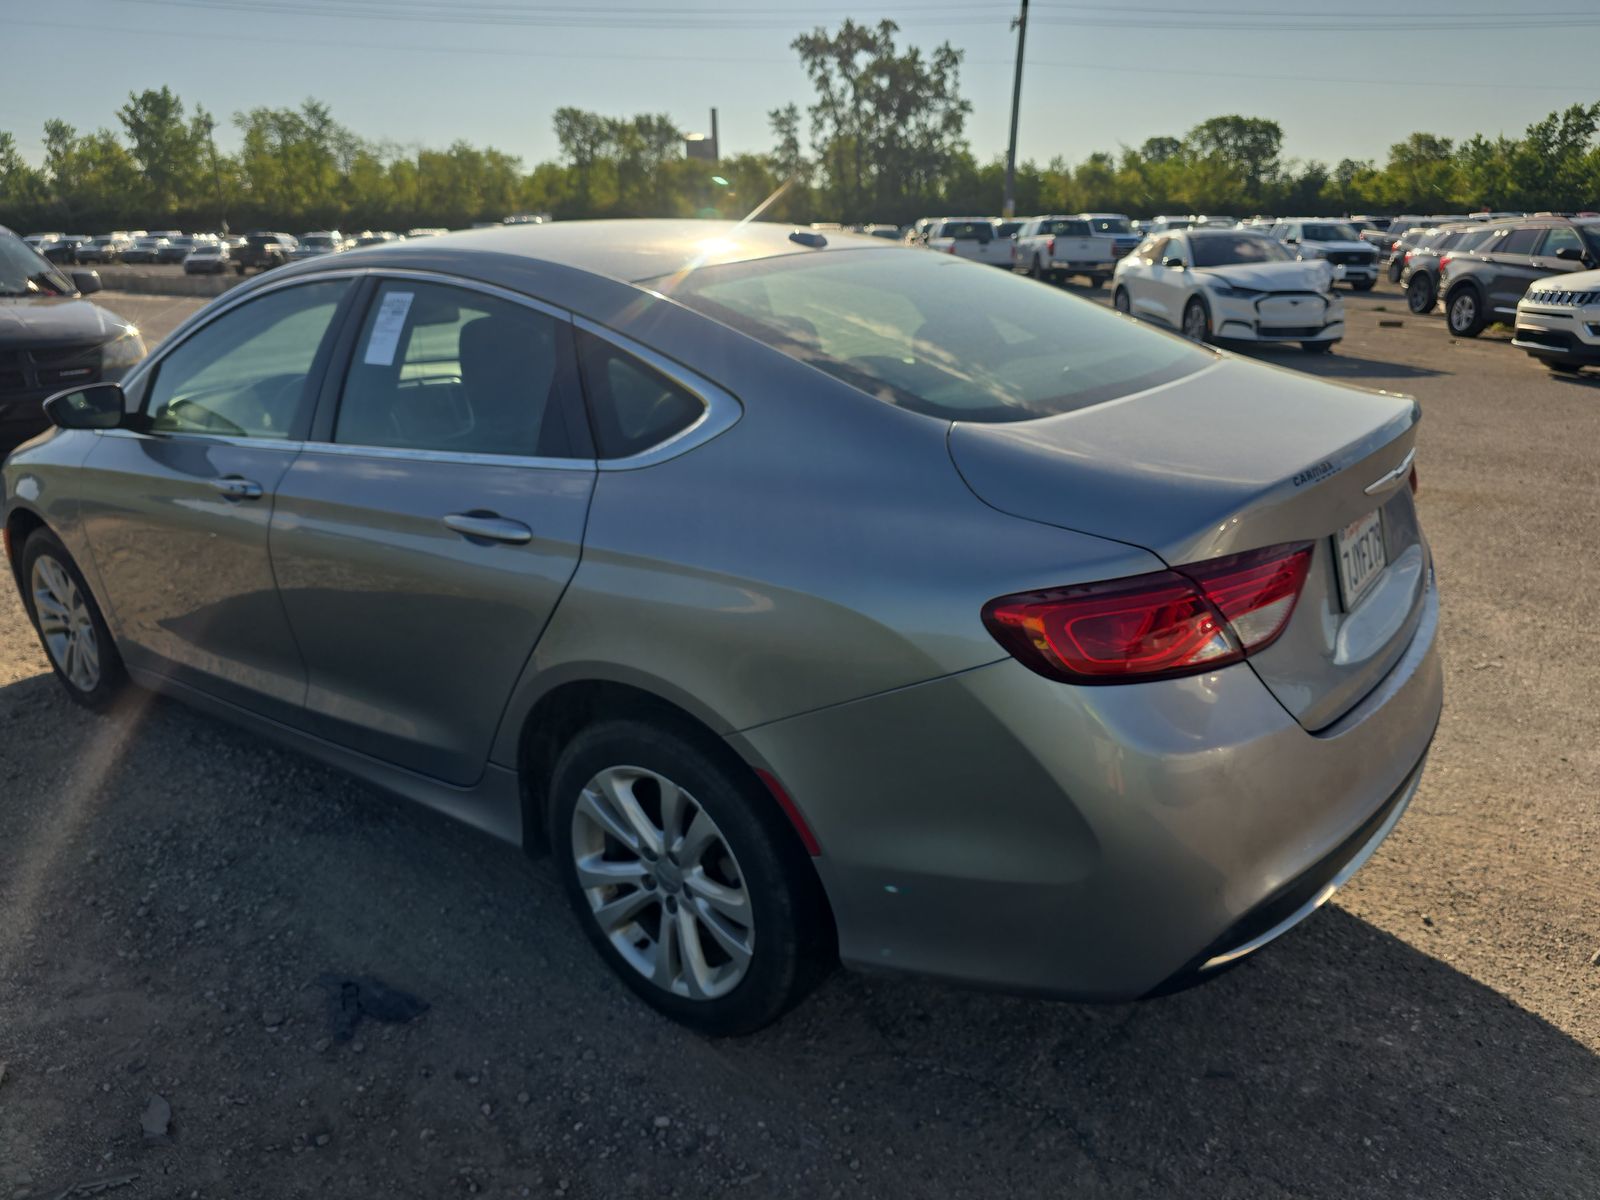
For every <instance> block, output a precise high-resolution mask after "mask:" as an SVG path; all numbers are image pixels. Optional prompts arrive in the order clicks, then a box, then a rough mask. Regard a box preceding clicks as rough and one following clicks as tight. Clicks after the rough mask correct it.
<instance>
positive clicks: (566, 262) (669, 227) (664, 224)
mask: <svg viewBox="0 0 1600 1200" xmlns="http://www.w3.org/2000/svg"><path fill="white" fill-rule="evenodd" d="M942 219H943V220H973V221H983V220H987V219H988V218H985V217H953V218H952V217H946V218H942ZM796 228H797V227H796V226H794V225H788V224H778V223H776V222H765V221H750V222H739V221H705V220H653V219H639V220H613V221H603V220H602V221H553V222H550V223H548V224H537V225H536V224H526V225H496V226H493V227H491V228H488V229H463V230H458V231H456V232H454V233H446V234H441V235H440V236H438V237H432V238H428V239H426V242H427V244H426V247H425V248H422V247H419V246H418V245H417V244H415V243H412V242H389V243H385V244H381V245H373V246H369V247H363V248H362V249H359V250H351V251H349V252H347V253H345V254H342V255H339V256H338V257H339V258H340V259H342V260H343V264H344V265H353V264H356V263H370V264H372V265H374V266H376V265H378V264H380V263H384V262H392V263H393V264H394V265H396V266H399V265H403V263H404V262H405V260H408V259H410V258H412V257H413V256H415V255H418V254H425V255H426V256H427V257H428V259H430V260H432V261H434V262H438V261H440V260H441V259H445V258H450V257H452V256H460V257H462V258H464V259H466V258H470V257H474V256H477V255H484V256H504V257H510V258H519V259H523V260H527V261H528V262H530V263H549V264H551V265H553V266H559V267H566V268H571V269H575V270H578V271H585V272H588V273H590V274H594V275H603V276H606V277H608V278H611V279H616V280H619V281H621V282H624V283H637V282H639V281H641V280H645V279H654V278H656V277H658V276H662V275H671V274H674V273H676V272H679V271H686V270H692V269H694V268H696V267H709V266H720V265H723V264H726V263H736V262H750V261H753V260H755V259H762V258H775V257H778V256H780V255H794V254H819V253H820V254H826V253H829V252H831V251H836V250H842V249H852V250H875V251H878V252H880V253H885V254H892V253H904V250H903V249H902V248H901V247H900V246H899V245H897V244H895V243H891V242H889V241H886V240H885V239H883V238H875V237H871V236H869V235H867V234H855V233H844V232H841V231H836V230H828V231H827V232H826V233H824V234H819V233H817V232H816V231H815V230H809V229H807V230H804V231H803V232H804V233H805V234H806V236H807V237H808V239H812V238H821V239H823V242H824V244H823V245H822V246H813V245H811V244H809V243H800V242H795V241H792V240H790V237H789V235H790V234H791V233H793V232H795V231H796ZM462 265H463V266H464V265H465V263H464V262H463V264H462ZM329 269H332V268H329Z"/></svg>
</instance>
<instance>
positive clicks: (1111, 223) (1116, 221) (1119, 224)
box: [1089, 217, 1132, 233]
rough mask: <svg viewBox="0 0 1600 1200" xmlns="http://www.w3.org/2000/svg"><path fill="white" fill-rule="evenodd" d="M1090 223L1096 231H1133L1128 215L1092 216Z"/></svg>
mask: <svg viewBox="0 0 1600 1200" xmlns="http://www.w3.org/2000/svg"><path fill="white" fill-rule="evenodd" d="M1089 224H1090V225H1091V226H1093V227H1094V231H1095V232H1096V233H1131V232H1132V227H1131V226H1129V224H1128V221H1127V218H1126V217H1090V218H1089Z"/></svg>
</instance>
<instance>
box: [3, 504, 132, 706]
mask: <svg viewBox="0 0 1600 1200" xmlns="http://www.w3.org/2000/svg"><path fill="white" fill-rule="evenodd" d="M41 559H48V560H50V561H51V562H52V563H54V564H55V565H56V566H58V567H59V568H60V569H61V570H62V571H64V572H65V573H66V575H67V577H68V578H69V579H70V580H71V582H72V584H73V586H74V587H76V589H77V592H78V595H79V597H80V598H81V603H82V607H83V609H84V611H85V612H86V614H87V616H88V620H89V625H90V628H91V629H92V632H93V638H94V642H93V646H94V650H95V652H96V657H97V660H98V661H97V664H96V679H95V683H94V686H92V687H84V686H83V685H82V684H81V683H80V682H77V681H75V680H74V679H73V678H72V677H71V676H70V675H69V674H68V672H67V671H66V670H65V669H64V667H63V664H62V663H61V662H60V661H58V659H57V653H58V651H57V650H55V649H52V647H51V643H50V640H49V638H48V637H47V636H46V634H45V631H44V628H43V626H42V625H41V624H40V621H39V609H38V600H37V599H36V597H35V595H34V587H33V582H32V581H33V578H34V567H35V566H36V565H37V564H38V563H39V561H40V560H41ZM21 566H22V602H23V604H24V606H25V607H26V608H27V610H28V619H29V620H30V621H32V622H33V629H34V632H35V633H37V634H38V635H39V644H40V646H42V647H43V648H44V652H45V657H46V658H48V659H49V660H50V669H51V670H52V671H54V672H55V674H56V678H57V679H58V680H60V681H61V686H62V687H64V688H66V690H67V695H69V696H71V697H72V699H73V700H74V701H75V702H77V703H78V704H81V705H83V706H84V707H85V708H89V709H93V710H94V711H96V712H105V711H107V710H108V709H110V708H111V707H113V706H114V705H115V704H116V702H117V700H118V698H119V697H120V696H121V695H122V694H123V692H124V691H126V689H127V686H128V673H127V670H126V669H125V668H124V667H123V665H122V656H121V655H120V654H118V653H117V644H116V642H115V641H113V640H112V637H111V630H110V629H108V628H107V627H106V620H105V617H104V616H102V615H101V613H100V605H99V604H97V603H96V602H95V598H94V593H93V592H91V591H90V590H89V585H88V583H86V582H85V581H84V578H83V572H82V571H80V570H78V564H77V563H76V562H74V561H73V560H72V555H71V554H69V553H67V548H66V547H65V546H63V545H62V544H61V539H60V538H58V537H56V535H55V534H53V533H51V532H50V531H49V530H48V529H36V530H34V531H33V532H32V533H31V534H29V535H28V540H27V541H25V542H24V543H23V544H22V563H21Z"/></svg>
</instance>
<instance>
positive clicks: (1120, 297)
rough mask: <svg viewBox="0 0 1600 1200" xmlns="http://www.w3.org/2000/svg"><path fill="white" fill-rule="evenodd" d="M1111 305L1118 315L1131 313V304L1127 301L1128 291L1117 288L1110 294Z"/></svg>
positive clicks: (1123, 288)
mask: <svg viewBox="0 0 1600 1200" xmlns="http://www.w3.org/2000/svg"><path fill="white" fill-rule="evenodd" d="M1111 303H1112V306H1113V307H1115V308H1116V310H1117V311H1118V312H1119V313H1131V312H1132V311H1133V302H1132V301H1131V300H1129V299H1128V289H1127V288H1125V287H1121V286H1119V287H1118V288H1117V290H1116V291H1114V292H1112V293H1111Z"/></svg>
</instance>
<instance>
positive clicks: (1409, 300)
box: [1406, 274, 1439, 317]
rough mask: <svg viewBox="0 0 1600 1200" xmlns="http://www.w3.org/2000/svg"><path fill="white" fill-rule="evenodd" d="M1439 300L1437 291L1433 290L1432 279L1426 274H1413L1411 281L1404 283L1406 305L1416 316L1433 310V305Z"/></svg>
mask: <svg viewBox="0 0 1600 1200" xmlns="http://www.w3.org/2000/svg"><path fill="white" fill-rule="evenodd" d="M1438 302H1439V296H1438V293H1437V292H1435V291H1434V288H1433V279H1432V278H1431V277H1430V276H1427V275H1420V274H1419V275H1413V276H1412V277H1411V282H1409V283H1408V284H1406V307H1407V308H1409V309H1410V310H1411V311H1412V312H1413V313H1415V314H1417V316H1419V317H1420V316H1422V315H1423V314H1424V313H1430V312H1432V311H1433V306H1434V305H1435V304H1437V303H1438Z"/></svg>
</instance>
